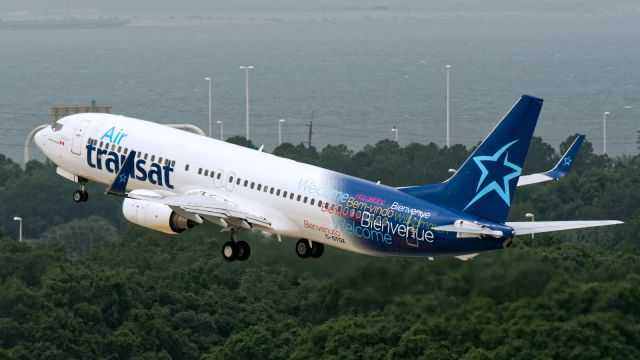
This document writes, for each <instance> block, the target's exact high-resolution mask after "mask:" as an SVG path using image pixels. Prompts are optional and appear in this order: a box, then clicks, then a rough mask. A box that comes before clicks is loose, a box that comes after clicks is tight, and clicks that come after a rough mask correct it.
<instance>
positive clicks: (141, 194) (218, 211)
mask: <svg viewBox="0 0 640 360" xmlns="http://www.w3.org/2000/svg"><path fill="white" fill-rule="evenodd" d="M127 197H129V198H131V199H138V200H145V201H149V202H155V203H158V204H163V205H167V206H169V207H170V208H172V209H173V210H174V211H176V212H177V213H179V214H182V215H185V216H186V217H189V215H191V216H192V215H193V214H196V215H199V216H201V217H203V218H205V219H208V220H210V221H212V222H214V223H217V224H219V225H222V226H223V227H228V226H229V225H235V226H239V227H241V228H245V229H250V228H252V227H254V226H257V227H259V228H260V229H263V230H266V229H271V222H270V221H269V220H267V219H266V218H265V217H263V216H260V215H257V214H254V213H253V212H252V211H250V210H249V209H246V208H243V207H241V206H239V205H238V204H235V203H233V202H231V201H228V200H227V199H225V198H223V197H220V196H218V195H215V194H212V193H209V192H205V191H199V192H194V193H188V194H182V195H162V194H159V193H157V192H152V191H148V190H143V191H136V190H134V191H132V192H130V193H128V194H127ZM220 220H222V221H220Z"/></svg>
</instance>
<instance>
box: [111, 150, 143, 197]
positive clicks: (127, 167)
mask: <svg viewBox="0 0 640 360" xmlns="http://www.w3.org/2000/svg"><path fill="white" fill-rule="evenodd" d="M135 160H136V151H135V150H131V152H130V153H129V155H127V158H126V159H125V160H124V163H123V164H122V166H121V167H120V170H119V171H118V173H117V174H116V177H115V179H113V183H111V185H110V186H109V187H108V188H107V191H106V193H107V194H111V195H117V196H126V190H127V183H128V182H129V177H130V176H133V172H134V165H135Z"/></svg>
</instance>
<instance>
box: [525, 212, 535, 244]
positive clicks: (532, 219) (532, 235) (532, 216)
mask: <svg viewBox="0 0 640 360" xmlns="http://www.w3.org/2000/svg"><path fill="white" fill-rule="evenodd" d="M524 216H525V217H528V218H531V222H534V221H536V216H535V215H534V214H532V213H526V214H524ZM534 237H535V236H534V234H533V233H532V234H531V238H532V239H533V238H534Z"/></svg>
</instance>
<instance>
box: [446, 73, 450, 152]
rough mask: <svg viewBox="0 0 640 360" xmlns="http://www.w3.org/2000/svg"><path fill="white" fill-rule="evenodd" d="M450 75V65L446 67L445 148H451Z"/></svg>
mask: <svg viewBox="0 0 640 360" xmlns="http://www.w3.org/2000/svg"><path fill="white" fill-rule="evenodd" d="M450 75H451V65H447V147H449V146H451V141H450V139H449V134H450V133H449V116H450V105H449V102H450V98H449V95H450V90H451V82H450Z"/></svg>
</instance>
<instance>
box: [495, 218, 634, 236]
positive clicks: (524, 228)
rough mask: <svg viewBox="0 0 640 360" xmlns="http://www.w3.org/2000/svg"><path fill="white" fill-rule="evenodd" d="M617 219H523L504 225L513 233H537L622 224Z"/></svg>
mask: <svg viewBox="0 0 640 360" xmlns="http://www.w3.org/2000/svg"><path fill="white" fill-rule="evenodd" d="M622 223H623V222H622V221H618V220H594V221H583V220H576V221H524V222H507V223H506V224H505V225H507V226H509V227H511V228H512V229H513V234H514V235H526V234H538V233H544V232H551V231H560V230H571V229H582V228H589V227H596V226H607V225H617V224H622Z"/></svg>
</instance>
